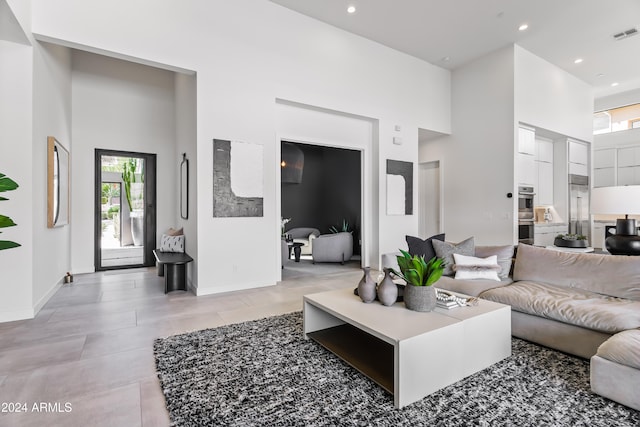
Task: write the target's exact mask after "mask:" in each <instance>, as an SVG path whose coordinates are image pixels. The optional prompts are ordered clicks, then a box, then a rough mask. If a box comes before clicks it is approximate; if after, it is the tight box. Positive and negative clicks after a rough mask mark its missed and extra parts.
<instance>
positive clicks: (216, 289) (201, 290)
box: [193, 282, 275, 296]
mask: <svg viewBox="0 0 640 427" xmlns="http://www.w3.org/2000/svg"><path fill="white" fill-rule="evenodd" d="M267 286H275V283H264V282H254V283H243V284H241V285H230V286H208V287H203V286H196V287H193V290H194V293H195V294H196V295H197V296H202V295H212V294H221V293H224V292H233V291H244V290H247V289H255V288H265V287H267Z"/></svg>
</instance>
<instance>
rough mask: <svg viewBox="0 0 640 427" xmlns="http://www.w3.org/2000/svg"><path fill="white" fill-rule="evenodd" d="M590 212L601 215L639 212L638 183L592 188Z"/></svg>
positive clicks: (639, 186)
mask: <svg viewBox="0 0 640 427" xmlns="http://www.w3.org/2000/svg"><path fill="white" fill-rule="evenodd" d="M591 213H592V214H602V215H634V214H640V185H625V186H617V187H598V188H594V189H592V190H591Z"/></svg>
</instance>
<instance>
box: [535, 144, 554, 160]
mask: <svg viewBox="0 0 640 427" xmlns="http://www.w3.org/2000/svg"><path fill="white" fill-rule="evenodd" d="M536 160H537V161H539V162H546V163H553V141H548V140H546V139H537V140H536Z"/></svg>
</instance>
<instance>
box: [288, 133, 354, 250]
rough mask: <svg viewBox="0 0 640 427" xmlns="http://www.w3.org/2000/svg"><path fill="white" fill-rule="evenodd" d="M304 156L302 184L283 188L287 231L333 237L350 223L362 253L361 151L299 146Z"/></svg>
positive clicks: (306, 145)
mask: <svg viewBox="0 0 640 427" xmlns="http://www.w3.org/2000/svg"><path fill="white" fill-rule="evenodd" d="M296 146H298V147H299V148H300V149H302V151H303V153H304V170H303V172H302V182H301V183H300V184H289V183H283V184H282V187H281V189H282V217H283V218H291V222H289V223H288V224H287V225H286V229H291V228H295V227H314V228H317V229H319V230H320V233H322V234H327V233H330V231H329V227H331V226H335V227H337V228H340V226H341V225H342V220H343V219H346V220H347V222H349V225H350V227H351V229H352V230H354V231H353V237H354V239H353V240H354V246H355V248H354V249H355V250H356V253H359V250H358V248H359V245H358V242H359V240H360V220H361V218H360V199H361V194H360V193H361V182H360V181H361V164H360V163H361V160H360V151H356V150H347V149H340V148H330V147H320V146H316V145H308V144H296Z"/></svg>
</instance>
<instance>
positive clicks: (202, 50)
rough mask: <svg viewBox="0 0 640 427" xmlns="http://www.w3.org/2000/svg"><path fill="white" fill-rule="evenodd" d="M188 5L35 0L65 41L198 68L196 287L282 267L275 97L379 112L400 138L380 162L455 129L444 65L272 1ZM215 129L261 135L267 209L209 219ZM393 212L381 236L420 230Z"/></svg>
mask: <svg viewBox="0 0 640 427" xmlns="http://www.w3.org/2000/svg"><path fill="white" fill-rule="evenodd" d="M186 4H187V5H188V9H187V8H185V2H173V3H168V4H163V7H161V8H158V7H157V4H156V2H155V1H152V0H141V1H136V2H130V1H126V0H117V1H112V2H109V3H108V4H107V3H105V4H103V5H100V4H95V3H91V4H89V3H87V2H85V1H81V0H58V1H55V2H52V1H47V0H34V2H33V12H34V18H33V31H34V33H36V34H38V35H40V36H41V37H46V38H47V39H51V40H58V41H59V42H60V43H64V44H66V45H73V44H82V45H85V46H90V47H94V48H97V49H101V50H104V51H109V52H113V53H114V54H118V55H127V56H130V57H134V58H142V59H144V60H150V61H155V62H158V63H163V64H168V65H171V66H176V67H181V68H185V69H190V70H194V71H196V72H197V76H198V84H197V130H198V131H197V140H198V142H197V163H198V164H197V181H198V186H197V188H198V190H197V197H198V209H197V230H198V234H199V238H198V257H199V258H201V259H204V260H206V262H200V263H199V264H198V293H199V294H200V293H210V292H221V291H223V290H229V289H241V288H246V287H252V286H262V285H269V284H273V283H275V282H276V280H277V278H278V277H279V265H278V263H277V251H275V250H274V249H275V245H274V242H276V241H277V239H278V238H279V225H278V217H277V215H278V212H277V204H276V192H277V180H276V174H277V172H278V170H279V169H278V168H276V167H275V165H276V162H277V161H278V159H277V150H278V148H279V144H277V143H276V139H275V138H274V135H275V133H276V128H275V124H274V123H275V118H276V102H275V100H276V99H285V100H289V101H295V102H299V103H303V104H306V105H313V106H319V107H323V108H326V109H331V110H334V111H342V112H346V113H351V114H356V115H359V116H363V117H369V118H372V119H374V120H378V121H379V128H376V129H374V130H373V133H374V134H375V135H377V136H378V137H379V139H380V141H390V139H389V137H390V136H392V135H393V125H395V124H400V125H402V126H403V127H404V129H405V131H404V132H407V134H406V136H405V138H406V141H407V145H405V146H404V147H403V148H397V149H396V148H391V147H389V148H387V147H386V146H385V147H384V148H383V149H384V151H383V152H381V155H380V158H379V159H378V161H376V163H375V165H374V168H375V167H376V166H377V165H378V164H380V162H382V161H383V160H384V157H385V156H386V155H389V156H394V158H396V159H397V160H407V159H409V160H411V159H413V160H415V158H416V155H417V128H418V127H420V128H423V129H429V130H434V131H438V132H445V133H448V132H449V131H450V122H449V117H450V116H449V111H450V110H449V109H450V105H451V103H450V93H449V88H450V74H449V72H448V71H446V70H444V69H441V68H438V67H435V66H433V65H430V64H428V63H426V62H423V61H420V60H418V59H416V58H413V57H410V56H408V55H405V54H402V53H399V52H397V51H394V50H391V49H389V48H387V47H384V46H382V45H379V44H377V43H374V42H371V41H368V40H365V39H363V38H361V37H358V36H355V35H353V34H349V33H346V32H344V31H341V30H339V29H336V28H335V27H332V26H329V25H326V24H324V23H321V22H319V21H316V20H313V19H310V18H308V17H305V16H303V15H300V14H298V13H295V12H292V11H290V10H288V9H285V8H282V7H280V6H277V5H275V4H273V3H271V2H268V1H264V0H245V1H242V2H229V1H223V0H213V1H195V0H193V1H190V2H188V3H186ZM69 10H73V14H70V13H68V11H69ZM149 11H153V13H149ZM113 22H118V31H113V27H112V24H113ZM292 35H294V36H292ZM74 109H75V105H74ZM88 130H89V129H88ZM92 130H93V131H95V130H96V127H95V126H94V127H93V129H92ZM74 138H75V135H74ZM213 138H220V139H232V140H240V141H247V142H254V143H260V144H263V145H264V147H265V150H264V154H265V158H264V166H265V169H264V170H265V176H264V188H265V200H264V217H262V218H213V217H212V207H211V206H212V197H213V194H212V155H213V153H212V139H213ZM76 142H77V141H76ZM381 144H384V143H381ZM381 150H382V149H381ZM395 156H398V157H395ZM376 172H378V171H376ZM380 175H381V174H380V173H378V180H379V179H380ZM415 175H416V174H414V176H415ZM414 179H415V178H414ZM76 193H79V194H80V193H82V192H81V191H80V189H76V190H74V194H76ZM85 193H86V192H85ZM82 194H84V193H82ZM416 194H417V192H416ZM389 221H390V224H391V225H392V227H390V228H389V229H387V228H386V227H385V226H384V224H382V223H381V224H380V226H379V229H380V230H381V233H382V234H381V236H380V242H381V246H382V245H384V247H386V246H387V245H389V247H391V246H393V247H395V246H397V244H398V243H399V242H400V241H402V240H403V238H404V236H399V237H397V236H393V237H388V236H391V235H393V234H395V233H397V229H398V228H397V227H400V228H402V229H403V230H406V231H407V232H417V219H416V218H415V217H414V218H405V219H401V220H398V221H399V222H398V223H397V224H396V219H395V218H394V219H392V220H389ZM247 241H250V242H251V248H252V254H256V255H255V256H251V257H250V260H251V266H252V268H251V269H246V268H242V266H244V265H246V262H247V258H246V257H245V258H242V257H238V254H244V253H246V248H247ZM391 241H393V243H391ZM77 243H80V242H76V240H75V239H74V241H73V244H74V247H78V245H77ZM381 249H382V248H381Z"/></svg>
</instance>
